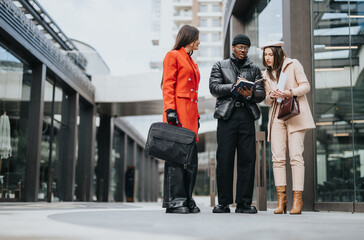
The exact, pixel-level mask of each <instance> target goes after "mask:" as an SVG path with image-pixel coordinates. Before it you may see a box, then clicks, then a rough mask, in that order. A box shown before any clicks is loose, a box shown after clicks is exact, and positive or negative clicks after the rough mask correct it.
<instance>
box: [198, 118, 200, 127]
mask: <svg viewBox="0 0 364 240" xmlns="http://www.w3.org/2000/svg"><path fill="white" fill-rule="evenodd" d="M198 128H200V119H198Z"/></svg>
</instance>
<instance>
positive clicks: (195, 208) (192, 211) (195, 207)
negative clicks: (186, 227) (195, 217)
mask: <svg viewBox="0 0 364 240" xmlns="http://www.w3.org/2000/svg"><path fill="white" fill-rule="evenodd" d="M199 212H201V210H200V208H199V207H197V206H196V205H195V206H194V207H192V208H190V213H199Z"/></svg>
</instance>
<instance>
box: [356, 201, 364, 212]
mask: <svg viewBox="0 0 364 240" xmlns="http://www.w3.org/2000/svg"><path fill="white" fill-rule="evenodd" d="M354 204H355V205H354V207H355V212H364V202H360V203H359V202H356V203H354Z"/></svg>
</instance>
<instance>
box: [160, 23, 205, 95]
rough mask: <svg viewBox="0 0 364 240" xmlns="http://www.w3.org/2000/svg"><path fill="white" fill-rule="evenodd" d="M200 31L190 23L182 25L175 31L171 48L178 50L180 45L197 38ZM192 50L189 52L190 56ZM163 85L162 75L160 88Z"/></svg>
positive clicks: (183, 45) (182, 45) (184, 45)
mask: <svg viewBox="0 0 364 240" xmlns="http://www.w3.org/2000/svg"><path fill="white" fill-rule="evenodd" d="M199 34H200V31H199V30H198V29H197V28H195V27H194V26H191V25H183V26H182V27H181V29H180V30H179V31H178V33H177V37H176V42H175V44H174V46H173V48H172V50H179V49H181V47H186V46H187V45H188V44H191V43H193V42H195V41H197V40H198V37H199ZM192 54H193V51H191V52H190V53H189V55H190V56H191V55H192ZM162 86H163V77H162V81H161V88H162Z"/></svg>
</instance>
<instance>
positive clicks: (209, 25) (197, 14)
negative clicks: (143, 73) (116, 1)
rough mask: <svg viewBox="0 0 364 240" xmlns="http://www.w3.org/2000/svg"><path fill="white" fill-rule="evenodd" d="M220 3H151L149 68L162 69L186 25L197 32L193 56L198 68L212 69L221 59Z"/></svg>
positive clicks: (195, 0) (207, 0) (168, 0)
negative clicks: (179, 31)
mask: <svg viewBox="0 0 364 240" xmlns="http://www.w3.org/2000/svg"><path fill="white" fill-rule="evenodd" d="M222 2H223V0H173V1H171V0H153V2H152V43H153V45H154V50H153V53H152V60H151V64H150V66H151V68H153V69H161V66H162V61H163V57H164V54H165V53H166V52H167V51H168V50H170V49H171V48H172V47H173V44H174V39H175V37H176V35H177V32H178V30H179V29H180V27H181V26H183V25H185V24H190V25H193V26H196V27H197V28H198V29H199V30H200V41H201V45H200V49H199V50H198V51H197V52H196V53H195V54H194V55H193V56H194V58H195V60H196V61H197V64H198V65H199V68H200V69H202V68H211V66H212V65H213V64H214V63H215V62H216V61H218V60H221V59H222V56H223V52H222V37H221V36H222V9H223V7H222V5H223V3H222Z"/></svg>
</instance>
